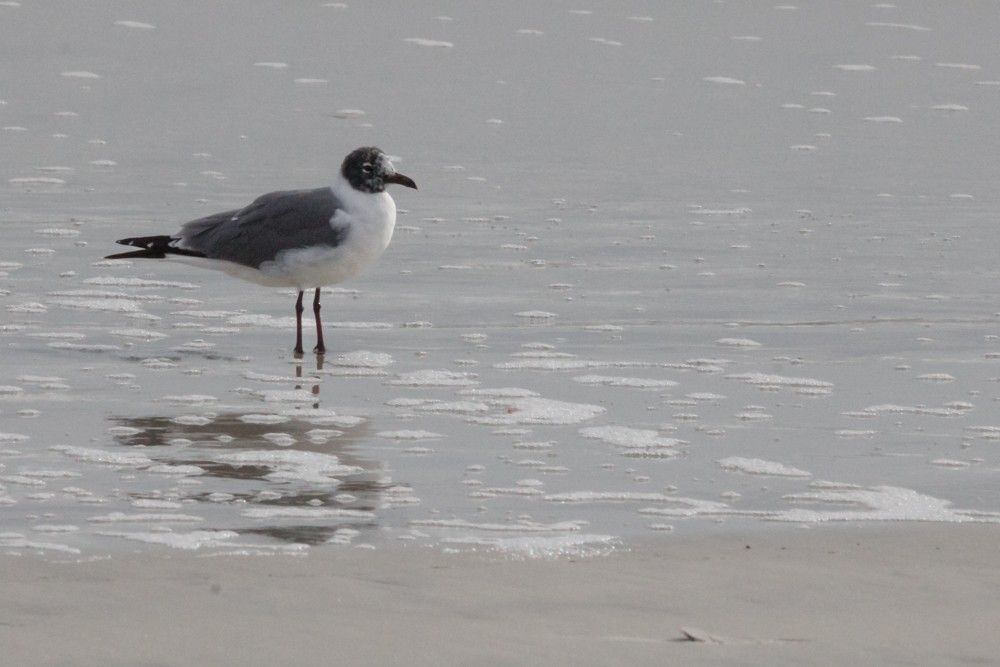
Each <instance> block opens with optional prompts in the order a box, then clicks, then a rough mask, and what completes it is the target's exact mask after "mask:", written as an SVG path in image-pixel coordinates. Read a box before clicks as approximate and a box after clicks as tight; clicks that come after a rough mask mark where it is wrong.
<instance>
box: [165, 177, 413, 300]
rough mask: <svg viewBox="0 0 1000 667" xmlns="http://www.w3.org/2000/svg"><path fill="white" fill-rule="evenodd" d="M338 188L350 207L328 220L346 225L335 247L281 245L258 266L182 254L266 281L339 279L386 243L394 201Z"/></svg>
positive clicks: (308, 283)
mask: <svg viewBox="0 0 1000 667" xmlns="http://www.w3.org/2000/svg"><path fill="white" fill-rule="evenodd" d="M348 189H349V190H350V188H348ZM337 194H338V196H339V197H341V201H344V203H345V208H346V209H348V210H351V211H352V213H347V212H346V211H345V210H340V211H338V212H337V215H335V216H334V217H333V219H331V220H330V224H331V226H333V227H335V228H342V227H345V226H346V227H347V232H346V237H345V239H344V241H343V242H342V243H341V244H340V245H338V246H336V247H333V246H329V245H316V246H309V247H305V248H292V249H289V250H282V251H281V252H279V253H278V254H277V255H276V256H275V258H274V259H273V260H271V261H267V262H264V263H262V264H261V265H260V266H259V267H257V268H254V267H250V266H245V265H243V264H237V263H236V262H228V261H220V260H211V259H200V258H185V260H186V261H187V262H188V263H192V264H197V265H199V266H203V267H206V268H212V269H218V270H221V271H224V272H225V273H227V274H229V275H231V276H233V277H236V278H240V279H242V280H246V281H249V282H253V283H257V284H259V285H265V286H268V287H295V288H297V289H300V290H305V289H310V288H313V287H323V286H324V285H333V284H335V283H339V282H343V281H345V280H347V279H348V278H350V277H352V276H355V275H357V274H358V273H360V272H361V271H363V270H364V269H365V268H367V267H368V266H369V265H370V264H372V263H373V262H374V261H375V260H376V259H378V258H379V256H380V255H381V254H382V252H383V251H384V250H385V249H386V247H387V246H388V245H389V241H390V240H391V239H392V232H393V229H394V228H395V225H396V204H395V202H393V201H392V197H390V196H389V195H388V194H386V193H384V192H383V193H380V194H378V195H370V194H363V193H358V192H356V191H354V190H350V192H343V191H342V192H338V193H337Z"/></svg>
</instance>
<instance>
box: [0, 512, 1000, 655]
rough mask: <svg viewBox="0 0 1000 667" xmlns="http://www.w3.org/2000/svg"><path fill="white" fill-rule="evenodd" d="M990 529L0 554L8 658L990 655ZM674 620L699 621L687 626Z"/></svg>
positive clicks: (993, 620)
mask: <svg viewBox="0 0 1000 667" xmlns="http://www.w3.org/2000/svg"><path fill="white" fill-rule="evenodd" d="M997 536H998V529H997V527H996V526H989V525H949V524H922V525H907V526H902V525H889V526H844V527H833V528H829V527H828V528H824V529H822V530H817V529H803V530H784V531H778V532H770V533H761V532H760V531H756V532H754V533H752V534H745V535H739V534H728V535H724V536H719V537H710V538H699V539H676V540H670V539H668V540H664V541H661V542H658V543H657V544H655V545H646V546H643V547H639V548H636V549H634V550H631V551H627V552H616V553H612V554H610V555H605V556H596V557H591V558H582V559H573V560H566V559H557V560H537V559H535V560H502V559H499V558H498V557H497V556H496V554H495V553H494V554H492V555H490V554H469V553H464V554H448V553H443V552H441V551H439V550H436V549H428V548H425V547H416V548H411V549H403V550H375V551H373V550H365V549H350V550H348V549H343V550H341V549H338V550H323V551H318V550H313V551H311V552H310V553H309V554H308V555H306V556H298V557H296V556H274V557H267V558H261V557H250V558H248V557H241V556H211V557H199V556H192V555H174V554H171V555H169V556H163V555H159V554H155V553H149V552H147V553H144V554H141V555H136V556H118V557H115V558H112V559H101V560H95V561H91V562H82V563H78V562H61V563H60V562H46V561H43V560H39V559H35V558H27V557H9V558H6V559H5V560H4V562H3V567H2V568H0V587H2V590H3V591H4V593H3V595H2V599H0V646H2V647H3V653H4V656H5V662H6V664H11V665H14V664H16V665H26V666H35V665H37V666H40V667H41V666H46V667H47V666H55V665H74V666H77V665H103V666H108V665H129V666H134V665H185V666H195V665H223V664H232V665H236V664H239V665H273V664H288V665H330V664H363V665H364V664H367V665H375V664H407V665H526V664H545V665H662V664H684V665H729V664H732V665H737V664H738V665H761V666H764V665H767V666H769V667H773V666H775V665H803V664H823V665H836V664H844V665H849V664H878V665H928V666H931V665H933V666H935V667H940V666H942V665H958V664H989V663H990V662H991V661H992V660H993V659H994V658H995V656H996V654H997V652H998V651H1000V639H998V637H997V634H996V628H997V627H998V624H1000V611H998V608H997V604H996V601H997V600H998V599H1000V565H998V564H997V559H996V545H997ZM691 637H693V638H695V639H700V640H701V641H693V640H692V639H691Z"/></svg>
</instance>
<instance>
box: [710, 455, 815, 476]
mask: <svg viewBox="0 0 1000 667" xmlns="http://www.w3.org/2000/svg"><path fill="white" fill-rule="evenodd" d="M716 463H718V464H719V466H721V467H722V468H723V469H724V470H728V471H730V472H742V473H746V474H748V475H772V476H776V477H811V476H812V473H810V472H807V471H805V470H799V469H798V468H792V467H790V466H786V465H784V464H783V463H777V462H775V461H765V460H763V459H750V458H744V457H741V456H731V457H729V458H724V459H719V460H718V461H717V462H716Z"/></svg>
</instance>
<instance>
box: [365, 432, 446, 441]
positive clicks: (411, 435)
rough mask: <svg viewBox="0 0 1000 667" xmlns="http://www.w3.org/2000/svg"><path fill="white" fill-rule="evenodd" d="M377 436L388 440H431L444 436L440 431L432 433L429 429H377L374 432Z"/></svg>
mask: <svg viewBox="0 0 1000 667" xmlns="http://www.w3.org/2000/svg"><path fill="white" fill-rule="evenodd" d="M375 437H377V438H387V439H389V440H431V439H434V438H443V437H444V436H443V435H441V434H440V433H433V432H431V431H407V430H401V431H379V432H378V433H376V434H375Z"/></svg>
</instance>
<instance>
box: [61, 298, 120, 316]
mask: <svg viewBox="0 0 1000 667" xmlns="http://www.w3.org/2000/svg"><path fill="white" fill-rule="evenodd" d="M49 303H50V304H51V305H53V306H60V307H62V308H69V309H70V310H91V311H97V312H107V313H137V312H139V306H138V304H136V303H135V301H134V300H132V299H53V300H51V301H50V302H49Z"/></svg>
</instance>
